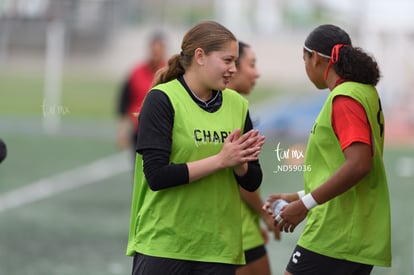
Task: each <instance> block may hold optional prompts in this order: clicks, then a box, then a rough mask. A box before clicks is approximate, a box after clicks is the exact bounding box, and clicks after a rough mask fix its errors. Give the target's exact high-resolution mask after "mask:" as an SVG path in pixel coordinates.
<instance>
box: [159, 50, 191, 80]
mask: <svg viewBox="0 0 414 275" xmlns="http://www.w3.org/2000/svg"><path fill="white" fill-rule="evenodd" d="M180 59H181V56H180V55H179V54H175V55H173V56H172V57H171V58H170V59H169V60H168V65H167V66H166V67H164V68H161V69H159V70H158V71H157V73H156V74H155V77H154V82H153V86H156V85H158V84H161V83H165V82H168V81H171V80H173V79H176V78H178V77H179V76H182V75H183V74H184V72H185V70H184V68H183V66H182V65H181V63H180Z"/></svg>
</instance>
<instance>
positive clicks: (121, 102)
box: [117, 79, 131, 116]
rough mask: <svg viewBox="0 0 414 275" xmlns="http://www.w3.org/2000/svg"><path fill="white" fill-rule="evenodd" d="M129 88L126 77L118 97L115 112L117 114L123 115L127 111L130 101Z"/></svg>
mask: <svg viewBox="0 0 414 275" xmlns="http://www.w3.org/2000/svg"><path fill="white" fill-rule="evenodd" d="M130 89H131V88H130V86H129V79H126V80H125V82H124V83H122V86H121V89H120V94H119V98H118V106H117V114H118V115H119V116H124V115H126V114H127V112H128V106H129V103H130V101H131V93H130Z"/></svg>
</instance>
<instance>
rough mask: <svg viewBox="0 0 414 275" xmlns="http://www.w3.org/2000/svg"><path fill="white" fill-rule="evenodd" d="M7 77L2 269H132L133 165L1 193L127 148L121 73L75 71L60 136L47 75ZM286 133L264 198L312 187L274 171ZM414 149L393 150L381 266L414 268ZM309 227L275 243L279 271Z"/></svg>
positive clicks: (56, 273)
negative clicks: (46, 104) (405, 171)
mask: <svg viewBox="0 0 414 275" xmlns="http://www.w3.org/2000/svg"><path fill="white" fill-rule="evenodd" d="M0 83H1V95H2V100H1V101H0V138H2V139H4V140H5V141H6V142H7V145H8V151H9V155H8V158H7V159H6V161H5V162H4V163H2V164H0V274H7V275H21V274H31V275H44V274H46V275H49V274H50V275H69V274H70V275H75V274H76V275H79V274H85V275H94V274H100V275H101V274H108V275H110V274H130V269H131V259H130V258H129V257H126V256H124V254H125V246H126V240H127V234H128V222H129V209H130V197H131V188H132V173H131V171H125V172H122V173H114V175H112V176H111V175H109V176H107V177H106V178H104V179H100V180H97V181H94V182H92V183H90V184H87V185H83V186H77V187H74V188H71V189H68V190H65V191H62V192H56V193H53V194H51V195H49V196H46V197H45V198H43V199H41V200H37V201H34V202H27V203H23V204H22V205H20V206H18V207H14V208H9V209H4V210H2V208H1V203H2V201H1V196H3V195H5V194H8V192H11V191H13V190H17V189H18V188H23V187H25V186H30V185H31V184H32V183H33V182H36V181H38V180H40V179H48V178H50V177H52V176H54V175H58V174H62V173H64V172H66V171H69V170H72V169H75V168H78V167H82V166H85V165H88V164H90V163H92V162H94V161H96V160H99V159H102V158H106V157H108V156H111V155H114V154H117V153H118V150H117V149H116V148H115V146H114V131H115V124H114V120H113V110H114V99H115V97H116V94H115V92H116V87H117V85H118V84H117V82H116V81H114V80H110V79H109V80H108V79H105V78H104V79H99V78H94V79H86V77H82V76H71V77H68V78H65V79H64V88H63V91H64V96H63V100H62V105H63V106H66V107H68V109H69V111H70V112H69V113H68V114H66V115H65V116H62V130H61V132H60V133H58V134H56V135H52V136H51V135H46V134H45V133H44V132H43V131H42V128H41V119H42V109H41V104H42V96H43V95H42V89H43V85H42V80H41V78H40V77H38V76H37V77H33V76H32V77H27V76H21V75H18V74H6V73H4V72H2V73H0ZM258 94H259V95H258V96H257V98H252V102H254V103H255V102H261V101H263V100H264V99H265V98H266V96H264V95H266V92H262V93H258ZM278 142H281V143H282V144H283V145H285V146H289V145H290V142H292V141H290V140H289V139H285V138H281V137H277V136H274V137H268V138H267V143H266V145H265V147H264V149H263V152H262V154H261V163H262V167H263V170H264V173H265V175H264V183H263V188H262V193H263V195H264V197H266V196H267V195H268V194H270V193H273V192H275V193H276V192H292V191H296V190H299V189H301V187H302V180H301V174H300V173H298V172H291V173H288V172H286V173H277V174H275V173H273V171H274V170H275V166H276V165H277V160H276V156H275V152H274V149H275V148H276V144H277V143H278ZM302 142H305V141H304V140H303V141H302ZM413 156H414V148H408V147H397V146H388V147H387V148H386V150H385V162H386V168H387V173H388V181H389V188H390V194H391V202H392V223H393V224H392V229H393V233H392V238H393V267H392V268H377V267H376V268H375V269H374V272H373V274H374V275H377V274H378V275H385V274H402V275H406V274H412V272H413V271H412V265H413V241H414V240H413V223H414V217H413V211H412V209H413V208H414V202H413V200H412V194H414V184H413V177H401V176H399V175H398V171H399V167H398V164H399V160H400V159H401V158H402V157H413ZM128 157H129V156H128V155H125V163H124V165H129V161H130V159H129V158H128ZM121 164H122V163H121ZM113 165H114V167H115V166H116V165H120V163H113ZM412 169H414V167H412ZM108 170H111V169H108ZM72 180H73V181H77V180H79V178H76V177H72ZM67 184H70V180H69V181H68V183H67ZM18 190H22V189H18ZM25 197H27V194H25V193H23V192H22V193H21V196H18V199H19V200H21V201H23V202H24V199H25ZM367 222H369V221H367ZM300 229H301V226H299V227H298V229H297V231H295V232H294V233H293V234H283V236H282V240H281V241H279V242H275V241H271V242H270V243H269V244H268V250H269V255H270V258H271V263H272V269H273V273H274V274H281V273H282V271H283V270H284V267H285V265H286V263H287V261H288V258H289V256H290V253H291V251H292V249H293V246H294V245H295V242H296V240H297V238H298V236H299V234H300ZM380 238H381V237H380V236H379V239H380Z"/></svg>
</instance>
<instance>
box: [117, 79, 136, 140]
mask: <svg viewBox="0 0 414 275" xmlns="http://www.w3.org/2000/svg"><path fill="white" fill-rule="evenodd" d="M130 101H131V100H130V87H129V81H128V79H127V80H125V81H124V83H123V84H122V87H121V89H120V93H119V99H118V104H117V117H118V118H117V123H116V128H117V129H116V130H117V135H116V143H117V145H118V146H119V147H120V148H126V147H127V146H129V143H130V134H131V129H132V125H131V121H130V118H129V117H128V106H129V103H130Z"/></svg>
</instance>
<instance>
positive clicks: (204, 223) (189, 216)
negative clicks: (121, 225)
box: [127, 80, 248, 264]
mask: <svg viewBox="0 0 414 275" xmlns="http://www.w3.org/2000/svg"><path fill="white" fill-rule="evenodd" d="M154 90H161V91H163V92H164V93H165V94H166V95H167V96H168V98H169V100H170V102H171V104H172V107H173V109H174V126H173V130H172V147H171V154H170V162H171V163H177V164H179V163H186V162H191V161H195V160H200V159H203V158H206V157H209V156H212V155H215V154H217V153H219V152H220V150H221V148H222V146H223V141H224V139H225V138H226V137H227V136H228V135H229V134H230V133H231V132H232V131H234V130H235V129H236V128H240V129H242V130H243V129H244V123H245V119H246V116H247V112H248V103H247V101H246V100H245V99H244V98H243V97H241V96H240V95H239V94H238V93H236V92H234V91H232V90H228V89H226V90H224V91H222V95H223V101H222V105H221V107H220V108H219V109H218V110H217V111H216V112H214V113H209V112H206V111H205V110H203V109H202V108H200V107H199V106H198V105H197V104H196V103H195V102H194V101H193V99H192V98H191V97H190V95H189V94H188V92H187V91H186V90H185V89H184V87H183V86H182V85H181V83H180V82H179V81H178V80H173V81H170V82H167V83H164V84H160V85H158V86H156V87H154ZM166 134H169V133H166ZM142 164H143V163H142V156H141V155H140V154H137V155H136V169H135V178H134V193H133V201H132V210H131V221H130V233H129V240H128V247H127V255H133V254H134V253H135V252H139V253H142V254H145V255H150V256H156V257H165V258H173V259H181V260H191V261H203V262H219V263H228V264H243V263H244V255H243V251H242V237H241V218H240V207H241V200H240V193H239V186H238V184H237V181H236V178H235V176H234V174H233V169H231V168H227V169H223V170H220V171H218V172H216V173H214V174H212V175H210V176H207V177H205V178H202V179H200V180H198V181H195V182H192V183H189V184H184V185H180V186H176V187H171V188H167V189H164V190H160V191H152V190H150V189H149V186H148V183H147V181H146V179H145V176H144V174H143V168H142ZM165 180H166V181H168V180H169V179H168V178H166V179H165Z"/></svg>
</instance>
